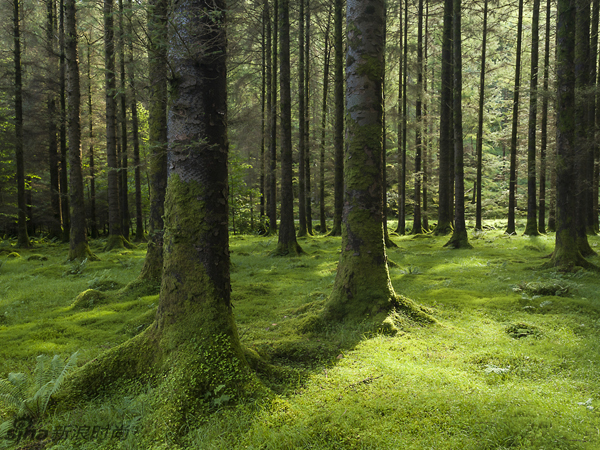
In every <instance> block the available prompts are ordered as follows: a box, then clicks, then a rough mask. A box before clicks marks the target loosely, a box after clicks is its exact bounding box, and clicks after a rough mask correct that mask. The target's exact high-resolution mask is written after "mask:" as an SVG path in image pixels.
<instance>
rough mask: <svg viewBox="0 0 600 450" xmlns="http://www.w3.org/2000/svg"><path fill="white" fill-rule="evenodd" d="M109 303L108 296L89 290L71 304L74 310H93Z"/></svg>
mask: <svg viewBox="0 0 600 450" xmlns="http://www.w3.org/2000/svg"><path fill="white" fill-rule="evenodd" d="M106 303H108V296H107V295H106V294H104V293H103V292H100V291H98V290H96V289H88V290H87V291H83V292H82V293H81V294H79V295H78V296H77V298H76V299H75V301H74V302H73V303H72V304H71V308H73V309H91V308H94V307H96V306H98V305H104V304H106Z"/></svg>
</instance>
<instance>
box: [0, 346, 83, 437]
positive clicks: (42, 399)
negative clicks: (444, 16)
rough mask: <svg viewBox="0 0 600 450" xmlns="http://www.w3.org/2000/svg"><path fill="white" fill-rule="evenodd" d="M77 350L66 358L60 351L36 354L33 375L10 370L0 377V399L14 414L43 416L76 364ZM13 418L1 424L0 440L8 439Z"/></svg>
mask: <svg viewBox="0 0 600 450" xmlns="http://www.w3.org/2000/svg"><path fill="white" fill-rule="evenodd" d="M77 355H78V352H75V353H73V354H72V355H71V357H70V358H69V359H68V360H67V362H66V363H65V362H63V361H62V360H61V358H60V357H59V356H58V355H55V356H54V358H52V359H51V358H50V357H49V356H46V355H40V356H38V357H37V363H36V366H35V370H34V373H33V377H32V379H28V378H27V376H26V375H25V374H24V373H9V374H8V378H7V379H5V380H0V402H2V403H4V404H5V405H6V406H7V407H8V408H9V410H12V411H13V413H14V418H13V419H17V418H29V419H32V420H34V421H38V420H40V419H41V418H42V417H43V416H44V414H45V413H46V409H47V408H48V403H49V402H50V398H51V397H52V396H53V395H54V394H56V393H57V392H58V391H59V390H60V388H61V387H62V385H63V382H64V380H65V378H66V377H67V375H68V374H69V372H71V371H72V370H73V369H74V368H75V367H76V366H77ZM12 424H13V421H12V420H10V421H7V422H4V423H2V424H0V440H2V439H5V438H6V436H7V434H8V432H9V431H10V430H11V429H12Z"/></svg>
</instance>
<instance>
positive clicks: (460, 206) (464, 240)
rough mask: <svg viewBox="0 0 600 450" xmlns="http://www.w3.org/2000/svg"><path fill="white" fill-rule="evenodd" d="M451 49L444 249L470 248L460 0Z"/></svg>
mask: <svg viewBox="0 0 600 450" xmlns="http://www.w3.org/2000/svg"><path fill="white" fill-rule="evenodd" d="M453 1H454V3H453V20H452V30H453V35H452V43H453V45H452V48H453V53H454V54H453V62H454V90H453V97H454V102H453V104H454V108H453V109H454V117H453V126H454V186H455V191H454V196H455V198H454V231H453V232H452V237H451V238H450V240H449V241H448V242H447V243H446V245H445V246H446V247H453V248H471V244H469V237H468V235H467V226H466V224H465V175H464V164H463V155H464V151H463V126H462V43H461V41H462V30H461V22H462V20H461V15H462V7H461V6H462V5H461V0H453Z"/></svg>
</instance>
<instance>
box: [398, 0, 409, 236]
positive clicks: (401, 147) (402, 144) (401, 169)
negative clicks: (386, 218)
mask: <svg viewBox="0 0 600 450" xmlns="http://www.w3.org/2000/svg"><path fill="white" fill-rule="evenodd" d="M402 3H403V0H400V2H398V11H399V14H398V19H399V21H398V22H399V26H398V36H399V39H398V47H399V55H400V60H399V62H398V226H397V227H396V233H398V234H400V235H404V234H406V55H407V51H406V45H405V44H406V34H405V33H406V31H407V30H406V26H408V22H407V20H408V15H405V17H406V20H405V22H404V25H405V27H404V32H403V31H402V30H403V26H402V20H403V18H402ZM405 10H407V7H406V5H405ZM403 39H404V43H403V42H402V40H403Z"/></svg>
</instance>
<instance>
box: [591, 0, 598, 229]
mask: <svg viewBox="0 0 600 450" xmlns="http://www.w3.org/2000/svg"><path fill="white" fill-rule="evenodd" d="M599 21H600V0H593V10H592V41H591V50H590V56H591V58H590V74H591V78H590V87H594V86H597V78H598V70H597V66H596V62H597V60H598V22H599ZM591 103H592V104H591V106H590V119H589V120H590V127H591V128H592V130H593V138H592V141H593V148H592V159H593V167H594V169H593V170H592V172H593V174H592V179H593V181H592V189H591V191H592V193H591V195H592V200H591V201H592V230H593V232H594V233H598V232H600V226H599V223H598V196H599V191H598V188H599V186H598V185H599V174H600V172H599V165H600V146H599V145H598V142H597V138H598V126H597V122H598V111H597V110H596V109H597V108H598V106H599V102H598V97H597V96H594V97H592V98H591Z"/></svg>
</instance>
